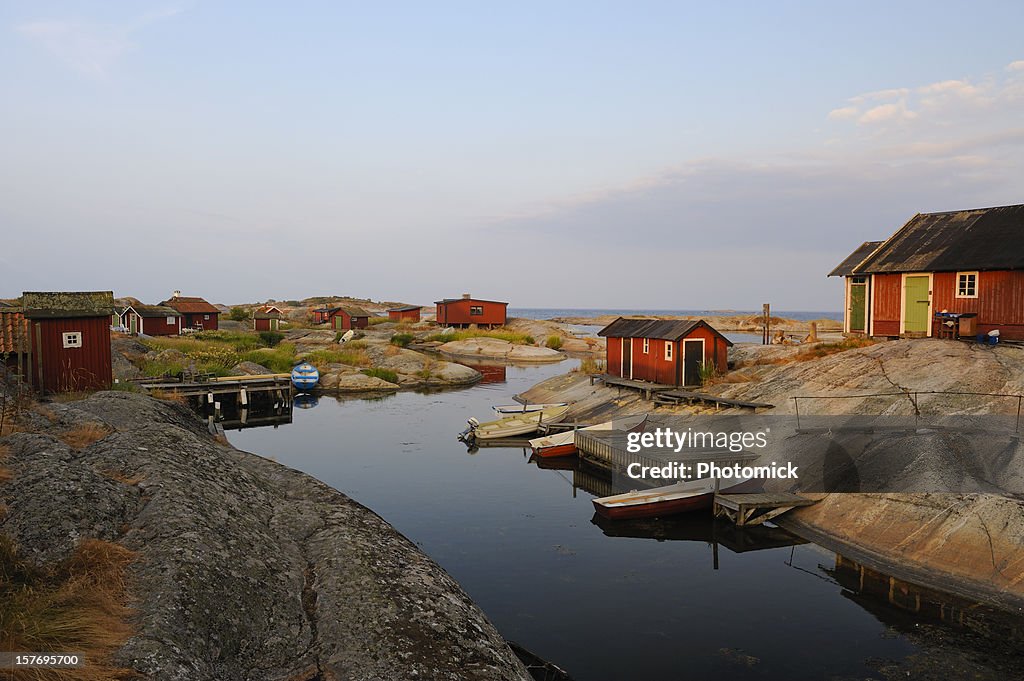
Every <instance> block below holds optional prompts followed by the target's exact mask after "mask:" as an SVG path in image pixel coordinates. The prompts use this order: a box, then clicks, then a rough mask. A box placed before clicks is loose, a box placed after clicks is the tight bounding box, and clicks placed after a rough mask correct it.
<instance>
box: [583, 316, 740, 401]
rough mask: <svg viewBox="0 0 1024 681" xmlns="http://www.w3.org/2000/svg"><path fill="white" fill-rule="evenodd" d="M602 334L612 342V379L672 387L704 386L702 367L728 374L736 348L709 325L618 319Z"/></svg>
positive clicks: (608, 357) (609, 351) (609, 365)
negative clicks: (614, 377) (732, 348)
mask: <svg viewBox="0 0 1024 681" xmlns="http://www.w3.org/2000/svg"><path fill="white" fill-rule="evenodd" d="M597 335H599V336H604V337H605V338H607V339H608V341H607V349H606V351H605V352H606V354H605V360H606V362H605V363H606V366H607V369H606V371H607V372H608V374H610V375H612V376H618V377H620V378H628V379H631V380H634V381H648V382H651V383H660V384H662V385H673V386H678V385H682V386H696V385H700V384H701V378H700V370H701V365H702V364H708V365H710V364H713V365H714V367H715V370H716V371H717V372H724V371H725V370H726V368H727V365H728V361H729V347H730V346H732V341H730V340H729V339H728V338H726V337H725V336H723V335H722V334H721V333H719V332H718V331H716V330H715V329H714V328H713V327H712V326H711V325H710V324H708V323H707V322H705V321H704V320H664V319H625V318H622V317H619V318H618V319H616V320H615V321H614V322H612V323H611V324H609V325H608V326H606V327H604V328H603V329H601V330H600V331H599V332H598V334H597Z"/></svg>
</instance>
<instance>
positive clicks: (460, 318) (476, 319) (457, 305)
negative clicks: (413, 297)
mask: <svg viewBox="0 0 1024 681" xmlns="http://www.w3.org/2000/svg"><path fill="white" fill-rule="evenodd" d="M434 305H436V306H437V315H436V321H437V323H438V324H439V325H441V326H460V327H462V326H470V325H471V324H476V325H478V326H486V327H494V326H504V325H505V319H506V312H507V310H508V303H502V302H500V301H497V300H482V299H480V298H474V297H473V296H471V295H470V294H468V293H463V294H462V297H461V298H445V299H444V300H438V301H435V302H434Z"/></svg>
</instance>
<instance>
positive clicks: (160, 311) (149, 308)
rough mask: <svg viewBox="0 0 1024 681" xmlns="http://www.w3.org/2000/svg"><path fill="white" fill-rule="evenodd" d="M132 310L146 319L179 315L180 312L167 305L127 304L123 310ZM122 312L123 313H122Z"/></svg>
mask: <svg viewBox="0 0 1024 681" xmlns="http://www.w3.org/2000/svg"><path fill="white" fill-rule="evenodd" d="M128 310H132V311H133V312H135V314H137V315H139V316H140V317H145V318H147V319H150V318H155V317H180V316H181V314H180V313H179V312H178V311H177V310H175V309H174V308H173V307H171V306H169V305H129V306H128V307H126V308H125V310H124V311H125V312H127V311H128ZM122 314H123V313H122Z"/></svg>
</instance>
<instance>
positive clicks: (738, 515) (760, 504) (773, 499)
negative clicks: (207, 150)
mask: <svg viewBox="0 0 1024 681" xmlns="http://www.w3.org/2000/svg"><path fill="white" fill-rule="evenodd" d="M814 503H816V502H815V500H814V499H808V498H807V497H802V496H800V495H799V494H793V493H792V492H764V493H759V494H715V506H714V507H715V517H716V518H727V519H728V520H731V521H732V522H733V523H735V524H736V525H738V526H740V527H743V526H747V525H760V524H761V523H763V522H765V521H766V520H771V519H772V518H775V517H777V516H780V515H782V514H783V513H785V512H787V511H791V510H793V509H794V508H797V507H799V506H810V505H811V504H814Z"/></svg>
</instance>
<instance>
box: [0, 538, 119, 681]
mask: <svg viewBox="0 0 1024 681" xmlns="http://www.w3.org/2000/svg"><path fill="white" fill-rule="evenodd" d="M133 560H135V554H134V553H133V552H131V551H129V550H128V549H126V548H124V547H123V546H120V545H118V544H112V543H110V542H105V541H100V540H98V539H85V540H83V541H82V542H81V543H80V544H79V546H78V548H77V549H75V552H74V554H72V556H71V557H70V558H69V559H68V560H67V561H65V562H64V563H63V564H61V565H59V566H56V567H55V568H54V569H52V570H45V571H44V570H41V569H39V568H36V567H34V566H32V565H30V564H28V563H27V562H25V561H24V560H22V559H21V557H20V556H19V555H18V551H17V548H16V547H15V545H14V543H13V542H12V541H11V540H10V539H9V538H8V537H5V536H0V650H20V651H33V652H64V651H74V652H78V653H82V654H83V655H84V657H85V659H86V660H87V661H88V663H87V666H85V667H82V668H79V669H59V670H45V671H44V670H31V669H24V670H17V671H14V672H8V674H9V675H7V676H5V677H4V678H5V679H17V680H18V681H30V680H31V681H36V680H40V681H41V680H43V679H47V680H55V681H58V680H60V681H63V680H70V679H76V680H79V681H100V680H101V679H129V678H138V675H137V674H136V673H135V672H133V671H132V670H129V669H124V668H120V667H117V666H115V665H114V664H113V662H112V659H111V658H112V656H113V654H114V653H115V652H116V651H117V650H118V648H120V647H121V645H123V643H124V642H125V640H127V639H128V637H129V636H130V635H131V634H132V633H133V632H132V627H131V625H130V624H129V617H130V615H131V610H130V609H129V607H128V598H129V595H128V594H129V585H128V582H127V569H128V566H129V565H130V564H131V563H132V561H133Z"/></svg>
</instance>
